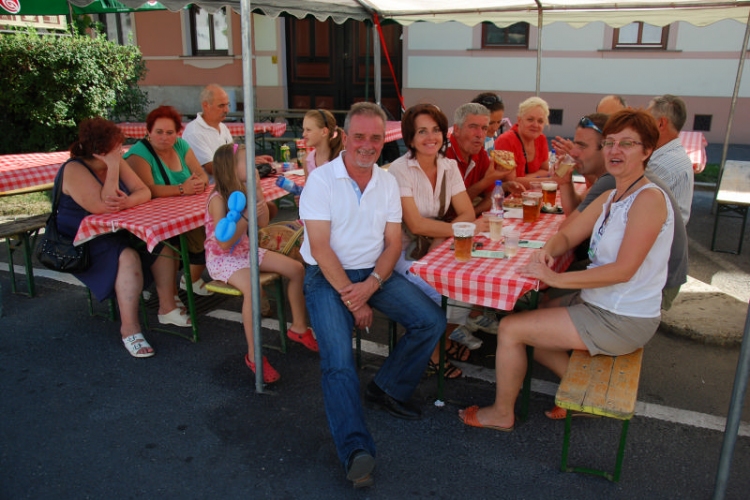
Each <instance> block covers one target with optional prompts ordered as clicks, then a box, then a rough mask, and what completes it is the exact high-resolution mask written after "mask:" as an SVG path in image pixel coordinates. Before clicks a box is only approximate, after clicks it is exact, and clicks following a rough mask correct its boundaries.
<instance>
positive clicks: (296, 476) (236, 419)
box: [0, 194, 750, 499]
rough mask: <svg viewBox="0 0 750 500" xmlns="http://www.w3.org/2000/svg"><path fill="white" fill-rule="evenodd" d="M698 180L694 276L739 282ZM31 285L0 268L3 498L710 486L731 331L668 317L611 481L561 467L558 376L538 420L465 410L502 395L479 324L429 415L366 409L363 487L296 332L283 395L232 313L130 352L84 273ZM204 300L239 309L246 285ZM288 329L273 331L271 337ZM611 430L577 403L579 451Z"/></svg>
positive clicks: (729, 371) (535, 406)
mask: <svg viewBox="0 0 750 500" xmlns="http://www.w3.org/2000/svg"><path fill="white" fill-rule="evenodd" d="M702 196H703V195H701V194H696V200H697V204H694V215H693V218H692V219H691V222H690V225H689V231H690V235H691V239H692V241H691V275H693V273H695V274H700V275H701V278H702V279H705V280H708V281H707V282H709V283H711V282H713V283H714V284H715V286H719V285H721V286H726V287H727V288H731V290H730V292H731V293H732V295H733V296H735V295H737V296H741V295H742V294H743V293H747V289H748V288H749V287H748V285H747V275H748V274H747V273H748V271H749V269H748V259H747V257H746V255H747V252H748V251H750V247H746V249H745V257H742V256H731V255H725V254H717V255H711V254H712V252H703V253H701V252H697V251H696V252H694V251H693V245H698V246H699V247H700V248H702V249H703V250H705V247H704V245H705V241H706V238H708V243H709V244H710V231H709V232H708V235H706V234H705V233H706V228H707V226H706V224H708V221H709V220H710V219H711V217H710V214H709V215H706V214H705V213H703V211H705V209H706V207H705V206H703V205H701V203H703V201H701V200H703V198H702ZM709 205H710V203H709ZM701 206H703V208H700V207H701ZM701 221H703V222H701ZM710 224H711V225H710V226H708V227H709V228H710V227H712V221H711V222H710ZM732 234H735V235H736V232H735V233H732ZM746 243H747V242H746ZM704 254H705V255H708V257H705V256H704ZM709 257H710V258H709ZM0 262H7V258H6V257H5V255H4V253H2V254H0ZM0 265H2V264H0ZM727 265H729V267H727ZM732 266H733V267H732ZM0 269H2V268H0ZM693 269H695V271H693ZM725 269H729V271H726V270H725ZM722 283H732V287H734V288H732V287H730V286H728V285H722ZM743 283H744V284H745V285H744V287H743ZM37 284H38V288H39V296H38V297H37V298H34V299H28V298H26V297H23V296H17V295H12V294H11V293H10V283H9V275H8V273H7V272H6V271H0V285H1V286H2V292H1V293H2V300H3V306H4V312H5V315H4V317H2V318H0V339H1V340H2V341H1V342H0V377H2V378H1V379H0V380H2V387H3V390H2V392H1V395H0V419H1V421H2V423H3V425H2V428H0V498H9V499H20V498H33V499H47V498H50V499H53V498H54V499H57V498H118V499H119V498H165V499H169V498H181V499H192V498H195V499H203V498H232V499H233V498H326V499H329V498H344V497H347V498H348V497H355V498H461V497H466V496H471V497H476V498H542V497H552V496H554V497H555V498H576V499H588V498H591V499H600V498H623V499H626V498H627V499H631V498H691V499H692V498H708V497H710V496H711V493H712V491H713V488H714V481H715V474H716V468H717V465H718V457H719V452H720V448H721V443H722V439H723V419H722V417H723V416H724V415H726V412H727V409H728V405H729V397H730V394H731V389H732V382H733V377H734V370H735V366H736V363H737V356H738V352H739V349H738V348H737V347H718V346H709V345H703V344H700V343H696V342H695V341H692V340H688V339H685V338H681V337H676V336H669V335H665V334H663V333H657V335H656V337H655V338H654V339H653V340H652V342H651V343H649V345H648V347H647V348H646V356H645V363H644V369H643V373H642V378H641V386H640V392H639V401H640V404H639V410H638V414H637V415H636V417H635V418H634V419H633V421H632V423H631V426H630V433H629V436H628V444H627V450H626V455H625V462H624V466H623V475H622V479H621V481H620V482H619V483H616V484H613V483H610V482H608V481H606V480H604V479H602V478H598V477H593V476H588V475H581V474H570V473H562V472H560V471H559V460H560V452H561V446H562V433H563V424H562V422H553V421H549V420H548V419H546V418H545V417H544V415H543V413H542V412H543V410H545V409H547V408H548V407H549V406H550V405H551V404H552V399H553V398H552V396H551V395H550V394H551V390H554V386H552V385H551V384H550V382H551V381H552V378H551V377H549V376H548V374H546V373H545V372H544V370H542V369H539V368H537V369H536V370H535V372H534V376H535V378H536V379H537V383H536V384H535V388H536V389H537V392H535V393H534V394H533V398H532V405H531V415H530V418H529V420H528V421H527V422H525V423H522V424H520V425H518V426H517V428H516V430H515V431H514V432H512V433H499V432H495V431H491V430H484V429H473V428H468V427H465V426H463V425H462V424H461V423H460V422H459V420H458V418H457V410H458V409H459V408H461V407H464V406H467V405H470V404H480V405H483V404H487V403H489V402H491V401H492V399H493V397H494V384H492V383H491V382H490V381H491V380H492V377H493V376H492V372H490V371H489V369H488V368H486V367H491V366H492V343H493V338H492V336H489V335H486V336H484V337H483V338H484V339H485V344H486V345H485V347H483V349H482V350H481V351H479V352H476V353H474V355H473V357H472V359H471V360H470V361H471V364H470V365H469V366H468V367H467V370H466V372H467V373H468V374H469V375H471V376H468V377H466V378H463V379H460V380H457V381H449V382H448V383H447V398H446V405H445V406H444V407H437V406H435V405H433V402H434V399H435V396H436V381H435V378H434V377H430V378H425V379H424V380H423V382H422V384H421V385H420V387H419V390H418V393H417V394H416V395H415V400H416V401H417V402H419V403H421V404H422V406H423V409H424V411H425V418H424V419H423V420H421V421H418V422H406V421H400V420H397V419H394V418H392V417H390V416H389V415H387V414H385V413H382V412H377V411H371V410H366V416H367V420H368V424H369V427H370V430H371V431H372V433H373V435H374V437H375V441H376V443H377V446H378V456H377V467H376V470H375V486H374V487H373V488H370V489H367V490H363V491H356V492H355V491H353V490H352V489H351V485H350V484H349V483H348V482H347V481H346V480H345V479H344V473H343V471H342V469H341V467H340V465H339V464H338V461H337V459H336V457H335V450H334V447H333V444H332V441H331V438H330V434H329V431H328V427H327V423H326V418H325V414H324V411H323V405H322V396H321V390H320V384H319V368H318V363H317V358H316V356H315V355H313V354H312V353H309V352H307V351H306V350H304V349H303V348H302V347H301V346H297V345H292V346H291V348H290V351H289V353H287V354H285V355H282V354H280V353H277V352H275V351H272V350H269V351H268V356H269V358H270V360H271V362H272V363H273V364H274V366H275V367H276V368H277V369H278V370H279V371H280V372H281V374H282V380H281V381H280V382H279V383H278V384H276V387H274V393H273V394H257V393H256V392H255V387H254V378H253V376H252V374H251V373H250V372H249V370H247V368H246V367H245V366H244V363H243V361H242V355H243V352H244V337H243V335H242V330H241V326H240V325H239V324H238V323H237V322H235V321H232V320H231V319H229V320H225V319H217V318H216V317H208V316H206V315H205V314H203V315H202V316H201V318H200V326H201V341H200V342H199V343H197V344H193V343H191V342H188V341H186V340H183V339H181V338H179V337H176V336H172V335H169V334H164V333H157V332H150V333H149V334H148V339H149V340H150V342H151V343H152V345H153V346H154V348H155V349H156V351H157V355H156V356H155V357H153V358H150V359H133V358H131V357H130V356H128V355H127V354H126V353H125V351H124V349H123V347H122V345H121V343H120V341H119V335H118V333H117V332H118V325H117V324H116V323H113V322H110V321H108V320H106V319H103V318H100V317H91V316H89V315H88V312H87V309H86V296H85V292H84V289H83V288H81V287H80V286H76V285H71V284H67V283H64V282H61V281H58V280H56V279H48V278H43V277H40V278H38V280H37ZM201 300H202V301H203V302H204V303H205V302H207V301H206V299H201ZM210 303H211V306H212V307H213V309H215V310H216V309H218V310H220V311H233V312H236V311H238V310H239V302H238V301H237V300H236V299H221V300H218V301H217V300H213V299H212V301H211V302H210ZM211 314H212V315H214V316H217V315H218V316H221V315H225V313H222V312H216V311H214V312H212V313H211ZM229 317H231V315H229ZM150 318H151V321H152V323H154V322H155V319H156V318H155V312H154V311H150ZM373 330H374V331H373V339H372V340H374V341H375V342H378V341H379V342H383V341H384V339H385V323H384V322H383V321H382V320H380V321H379V322H378V325H377V328H374V329H373ZM277 335H278V334H277V332H275V331H272V330H270V329H268V330H264V338H265V339H266V341H267V342H269V343H273V342H275V341H277ZM365 362H366V363H365V365H366V366H365V367H364V368H363V369H362V370H361V380H362V384H363V385H364V384H365V383H367V382H368V381H369V380H370V378H371V377H372V376H373V374H374V369H375V367H377V366H378V365H379V364H380V363H381V362H382V359H381V358H380V357H378V356H376V355H372V354H365ZM551 388H552V389H551ZM745 407H746V409H745V412H744V415H743V421H744V422H748V421H750V413H749V411H748V409H747V408H748V405H747V404H746V405H745ZM741 430H742V436H741V437H740V438H739V440H738V442H737V446H736V449H735V454H734V457H733V467H732V473H731V475H730V480H729V487H728V494H727V498H736V499H740V498H743V499H744V498H747V497H748V493H747V492H748V491H750V476H749V475H748V474H747V473H746V471H747V470H748V468H749V467H750V440H749V439H748V436H750V429H749V428H748V426H747V425H746V424H744V425H743V427H742V429H741ZM618 434H619V424H618V423H616V422H613V421H610V420H607V419H576V420H575V421H574V429H573V449H572V452H571V453H572V456H571V462H575V463H578V464H589V465H604V466H605V467H606V466H607V465H608V464H613V463H614V452H615V447H616V442H617V439H618Z"/></svg>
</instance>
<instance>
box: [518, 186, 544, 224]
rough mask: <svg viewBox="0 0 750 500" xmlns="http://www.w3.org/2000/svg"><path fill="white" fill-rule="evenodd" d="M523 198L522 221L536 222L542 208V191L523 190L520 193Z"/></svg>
mask: <svg viewBox="0 0 750 500" xmlns="http://www.w3.org/2000/svg"><path fill="white" fill-rule="evenodd" d="M521 197H522V200H523V221H524V222H536V220H537V219H538V218H539V212H540V211H541V209H542V193H540V192H537V191H524V192H523V193H522V194H521Z"/></svg>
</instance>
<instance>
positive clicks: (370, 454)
mask: <svg viewBox="0 0 750 500" xmlns="http://www.w3.org/2000/svg"><path fill="white" fill-rule="evenodd" d="M385 121H386V117H385V114H384V113H383V111H382V110H381V109H380V107H378V106H377V105H375V104H372V103H368V102H361V103H357V104H355V105H353V106H352V108H351V110H350V111H349V114H348V115H347V117H346V122H345V124H344V130H345V131H346V136H347V141H346V150H345V151H342V152H341V154H340V155H339V156H338V157H337V158H336V159H334V160H333V161H331V162H329V163H327V164H325V165H323V166H322V167H318V168H317V169H315V171H313V172H312V173H311V174H310V176H309V177H308V179H307V183H306V185H305V189H304V191H302V196H301V199H300V218H301V219H303V220H304V222H305V240H304V242H303V244H302V249H301V253H302V257H303V259H304V260H305V262H306V264H307V267H306V274H305V299H306V301H307V310H308V312H309V314H310V322H311V324H312V327H313V329H314V330H315V333H316V335H317V338H318V345H319V347H320V365H321V372H322V386H323V399H324V401H325V408H326V415H327V416H328V424H329V426H330V429H331V434H332V435H333V440H334V443H335V445H336V451H337V453H338V457H339V459H340V460H341V462H342V464H343V465H344V469H345V471H346V478H347V479H348V480H349V481H352V482H353V483H354V487H355V488H360V487H364V486H370V485H371V484H372V483H373V479H372V475H371V473H372V470H373V468H374V467H375V458H374V457H375V443H374V441H373V438H372V436H371V435H370V433H369V431H368V430H367V426H366V424H365V420H364V413H363V410H362V403H361V401H360V390H359V387H360V385H359V378H358V376H357V370H356V367H355V365H354V359H353V356H352V329H353V328H354V327H355V326H356V327H357V328H360V329H365V330H366V329H369V328H370V327H371V326H372V318H373V308H375V309H378V310H379V311H381V312H382V313H384V314H385V315H386V316H388V317H389V318H391V319H393V320H394V321H397V322H398V323H400V324H401V325H403V326H404V327H405V328H406V333H405V334H404V336H403V337H401V339H400V340H399V341H398V343H397V344H396V347H395V349H394V350H393V352H392V353H391V354H390V355H389V356H388V358H387V359H386V360H385V361H384V363H383V365H382V367H381V368H380V370H378V373H377V374H376V375H375V377H374V378H373V380H372V381H371V382H370V383H369V385H368V386H367V390H366V392H365V401H366V403H367V404H368V406H371V407H374V408H377V409H382V410H385V411H387V412H389V413H390V414H391V415H393V416H395V417H398V418H403V419H408V420H416V419H419V418H421V411H420V410H419V408H417V407H416V406H414V405H412V404H410V403H409V399H410V398H411V396H412V393H413V392H414V389H415V388H416V386H417V384H418V383H419V380H420V379H421V377H422V375H423V374H424V371H425V368H426V367H427V361H428V359H429V358H430V353H431V352H432V350H433V349H434V347H435V345H436V344H437V341H438V339H439V338H440V335H442V333H443V332H444V331H445V326H446V324H445V315H444V314H443V311H442V310H441V309H440V307H439V306H438V305H437V304H435V303H434V302H433V301H432V300H430V299H429V298H428V297H427V296H426V295H425V294H424V293H422V292H421V291H420V290H419V289H418V288H417V287H416V286H414V285H413V284H412V283H410V282H409V281H407V280H406V278H404V277H403V276H401V275H399V274H394V273H393V266H394V265H395V264H396V261H397V260H398V258H399V255H400V254H401V197H400V195H399V189H398V184H397V182H396V179H395V178H394V177H393V176H392V175H390V174H389V173H387V172H385V171H383V170H381V169H380V168H379V167H378V166H377V165H375V162H376V161H377V159H378V157H379V156H380V152H381V150H382V149H383V144H384V142H385Z"/></svg>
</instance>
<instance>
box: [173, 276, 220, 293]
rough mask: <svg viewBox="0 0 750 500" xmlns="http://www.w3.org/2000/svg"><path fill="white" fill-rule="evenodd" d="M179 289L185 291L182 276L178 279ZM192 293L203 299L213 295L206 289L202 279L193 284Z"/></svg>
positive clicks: (185, 287)
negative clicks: (201, 296)
mask: <svg viewBox="0 0 750 500" xmlns="http://www.w3.org/2000/svg"><path fill="white" fill-rule="evenodd" d="M180 289H182V290H185V291H187V285H186V284H185V275H184V274H183V275H182V277H180ZM193 293H194V294H196V295H203V296H204V297H207V296H209V295H213V294H214V292H212V291H211V290H208V289H206V282H205V281H203V278H198V281H195V282H193Z"/></svg>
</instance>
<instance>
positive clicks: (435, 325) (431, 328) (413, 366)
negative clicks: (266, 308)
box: [305, 266, 445, 466]
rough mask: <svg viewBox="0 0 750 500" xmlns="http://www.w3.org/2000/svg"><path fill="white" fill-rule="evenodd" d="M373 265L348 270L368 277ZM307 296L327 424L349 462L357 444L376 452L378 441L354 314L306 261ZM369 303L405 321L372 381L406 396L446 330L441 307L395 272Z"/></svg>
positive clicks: (357, 279) (355, 278) (354, 276)
mask: <svg viewBox="0 0 750 500" xmlns="http://www.w3.org/2000/svg"><path fill="white" fill-rule="evenodd" d="M371 272H372V268H370V269H356V270H347V271H346V274H347V276H348V277H349V279H350V280H351V281H352V282H353V283H358V282H361V281H364V280H366V279H367V277H368V276H369V275H370V273H371ZM305 299H306V302H307V310H308V313H309V314H310V323H311V325H312V327H313V328H314V330H315V334H316V336H317V338H318V346H319V347H320V367H321V375H322V386H323V400H324V402H325V409H326V415H327V416H328V424H329V426H330V428H331V434H332V435H333V441H334V443H335V445H336V451H337V453H338V457H339V460H341V462H342V463H343V464H344V466H346V461H347V459H348V458H349V455H350V454H351V453H352V452H353V451H355V450H366V451H368V452H369V453H370V454H371V455H373V456H375V443H374V441H373V439H372V436H371V435H370V433H369V431H368V430H367V426H366V424H365V419H364V412H363V410H362V402H361V400H360V391H359V377H358V376H357V369H356V366H355V362H354V356H353V354H352V330H353V328H354V316H352V314H351V313H350V312H349V310H348V309H347V308H346V306H345V305H344V303H343V302H342V301H341V296H340V295H339V293H338V291H336V290H335V289H334V288H333V287H332V286H331V284H330V283H329V282H328V280H327V279H326V278H325V276H324V275H323V273H322V272H321V270H320V268H319V267H318V266H307V271H306V273H305ZM368 304H369V305H370V306H371V307H373V308H375V309H377V310H379V311H380V312H382V313H383V314H385V315H386V316H388V317H389V318H390V319H392V320H394V321H396V322H398V323H400V324H401V325H403V326H404V327H405V328H406V333H405V334H404V335H403V337H402V338H400V339H399V341H398V343H397V344H396V347H395V349H394V350H393V352H392V353H391V354H390V356H388V358H387V359H386V360H385V361H384V362H383V365H382V366H381V368H380V370H378V373H377V374H376V375H375V378H374V379H373V381H374V382H375V384H376V385H377V386H378V387H380V388H381V389H382V390H383V391H385V392H386V393H387V394H388V395H390V396H391V397H392V398H394V399H396V400H398V401H402V402H406V401H408V400H409V398H410V397H411V395H412V393H413V392H414V389H415V388H416V387H417V384H418V383H419V380H420V379H421V377H422V375H423V374H424V370H425V368H426V366H427V361H428V359H429V357H430V354H431V353H432V351H433V349H434V348H435V345H437V342H438V340H439V338H440V335H442V334H443V333H444V332H445V314H444V313H443V310H442V309H440V307H438V306H437V304H435V303H434V302H433V301H432V300H430V299H429V298H428V297H427V296H426V295H425V294H423V293H422V292H421V291H419V289H418V288H417V287H415V286H414V285H413V284H411V283H409V282H408V281H407V280H406V279H405V278H404V277H403V276H400V275H398V274H393V275H391V277H390V278H389V279H388V280H387V281H385V282H384V283H383V288H382V289H380V290H378V291H376V292H375V293H374V294H373V295H372V297H370V300H369V302H368Z"/></svg>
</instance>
